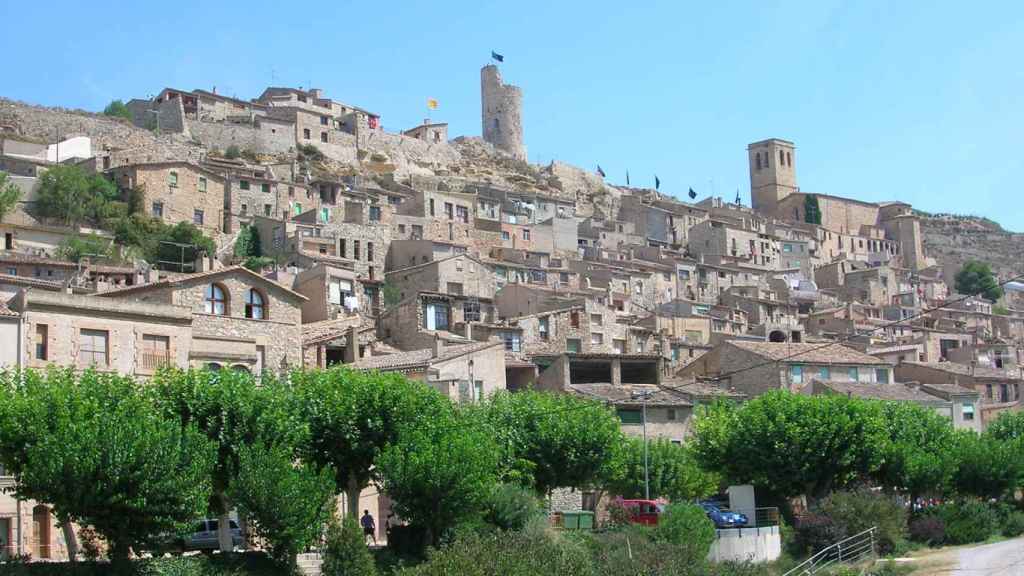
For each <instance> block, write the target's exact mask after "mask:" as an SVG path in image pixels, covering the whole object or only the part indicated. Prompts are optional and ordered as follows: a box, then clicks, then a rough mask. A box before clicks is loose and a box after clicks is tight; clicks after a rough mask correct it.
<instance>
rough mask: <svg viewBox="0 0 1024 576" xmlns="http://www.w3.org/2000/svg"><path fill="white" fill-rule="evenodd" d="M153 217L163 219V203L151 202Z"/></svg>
mask: <svg viewBox="0 0 1024 576" xmlns="http://www.w3.org/2000/svg"><path fill="white" fill-rule="evenodd" d="M153 216H154V217H155V218H163V217H164V203H163V202H153Z"/></svg>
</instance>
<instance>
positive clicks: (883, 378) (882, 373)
mask: <svg viewBox="0 0 1024 576" xmlns="http://www.w3.org/2000/svg"><path fill="white" fill-rule="evenodd" d="M875 380H876V381H877V382H879V383H880V384H888V383H889V369H888V368H875Z"/></svg>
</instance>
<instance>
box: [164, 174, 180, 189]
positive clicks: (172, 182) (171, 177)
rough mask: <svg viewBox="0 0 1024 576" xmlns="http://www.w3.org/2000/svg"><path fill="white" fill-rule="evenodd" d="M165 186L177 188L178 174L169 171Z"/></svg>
mask: <svg viewBox="0 0 1024 576" xmlns="http://www.w3.org/2000/svg"><path fill="white" fill-rule="evenodd" d="M167 185H168V186H170V187H171V188H177V187H178V173H177V172H175V171H173V170H172V171H170V172H169V173H168V174H167Z"/></svg>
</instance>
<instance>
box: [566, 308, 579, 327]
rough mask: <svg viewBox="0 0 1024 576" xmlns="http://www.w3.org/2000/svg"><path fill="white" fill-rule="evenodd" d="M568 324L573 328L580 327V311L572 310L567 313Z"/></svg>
mask: <svg viewBox="0 0 1024 576" xmlns="http://www.w3.org/2000/svg"><path fill="white" fill-rule="evenodd" d="M569 326H571V327H573V328H579V327H580V313H579V311H578V310H573V311H572V312H570V313H569Z"/></svg>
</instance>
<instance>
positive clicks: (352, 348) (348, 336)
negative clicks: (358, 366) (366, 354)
mask: <svg viewBox="0 0 1024 576" xmlns="http://www.w3.org/2000/svg"><path fill="white" fill-rule="evenodd" d="M356 360H359V328H358V326H349V327H348V331H347V332H346V333H345V357H344V358H342V361H343V362H344V363H345V364H352V363H354V362H355V361H356Z"/></svg>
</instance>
